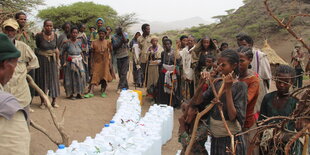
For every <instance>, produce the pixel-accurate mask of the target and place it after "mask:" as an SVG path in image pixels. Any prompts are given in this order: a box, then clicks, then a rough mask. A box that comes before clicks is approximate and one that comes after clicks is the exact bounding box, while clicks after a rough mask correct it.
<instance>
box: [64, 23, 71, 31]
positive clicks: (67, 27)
mask: <svg viewBox="0 0 310 155" xmlns="http://www.w3.org/2000/svg"><path fill="white" fill-rule="evenodd" d="M70 28H71V26H70V24H66V25H65V29H64V31H65V32H66V33H69V32H70Z"/></svg>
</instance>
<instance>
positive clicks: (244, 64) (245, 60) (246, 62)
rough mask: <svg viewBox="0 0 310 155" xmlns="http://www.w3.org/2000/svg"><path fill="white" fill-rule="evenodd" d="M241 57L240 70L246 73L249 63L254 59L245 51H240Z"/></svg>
mask: <svg viewBox="0 0 310 155" xmlns="http://www.w3.org/2000/svg"><path fill="white" fill-rule="evenodd" d="M238 54H239V57H240V62H239V70H240V72H241V73H245V72H246V71H247V70H248V68H249V65H250V64H251V61H252V59H250V58H248V57H247V56H246V55H245V54H243V53H238Z"/></svg>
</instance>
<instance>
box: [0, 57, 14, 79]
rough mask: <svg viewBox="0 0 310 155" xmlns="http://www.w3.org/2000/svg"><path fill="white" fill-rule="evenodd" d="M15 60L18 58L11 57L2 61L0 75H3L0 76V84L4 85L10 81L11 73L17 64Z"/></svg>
mask: <svg viewBox="0 0 310 155" xmlns="http://www.w3.org/2000/svg"><path fill="white" fill-rule="evenodd" d="M17 60H18V58H15V59H11V60H5V61H4V62H3V64H2V65H3V66H2V67H3V69H1V71H0V72H1V73H3V74H1V75H3V77H0V80H1V81H0V82H1V84H2V85H5V84H6V83H8V82H9V81H10V79H11V78H12V76H13V73H14V71H15V67H16V65H17ZM2 67H0V68H2Z"/></svg>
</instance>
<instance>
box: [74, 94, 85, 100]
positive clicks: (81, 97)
mask: <svg viewBox="0 0 310 155" xmlns="http://www.w3.org/2000/svg"><path fill="white" fill-rule="evenodd" d="M76 98H77V99H83V98H84V97H83V96H82V95H81V94H77V95H76Z"/></svg>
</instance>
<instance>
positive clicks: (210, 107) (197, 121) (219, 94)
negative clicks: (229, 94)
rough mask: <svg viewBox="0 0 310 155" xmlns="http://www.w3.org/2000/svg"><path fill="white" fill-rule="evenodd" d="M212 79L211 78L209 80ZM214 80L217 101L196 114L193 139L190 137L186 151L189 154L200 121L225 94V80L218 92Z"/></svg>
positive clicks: (213, 89) (213, 88)
mask: <svg viewBox="0 0 310 155" xmlns="http://www.w3.org/2000/svg"><path fill="white" fill-rule="evenodd" d="M209 81H210V80H209ZM213 82H214V81H210V85H211V87H212V91H213V94H214V96H215V102H212V103H211V104H210V105H209V106H208V107H207V108H205V109H204V110H203V111H202V112H198V113H197V115H196V118H195V123H194V128H193V132H192V135H191V139H190V142H189V144H188V146H187V147H186V151H185V155H189V154H190V151H191V149H192V147H193V144H194V142H195V140H196V134H197V129H198V125H199V121H200V119H201V117H202V116H204V115H205V114H207V113H208V112H209V111H210V110H211V109H212V108H213V107H214V105H215V104H217V103H218V102H219V100H220V97H221V96H222V95H223V92H224V85H225V81H224V79H223V82H222V85H221V88H220V90H219V93H217V92H216V89H215V87H214V84H213Z"/></svg>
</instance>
